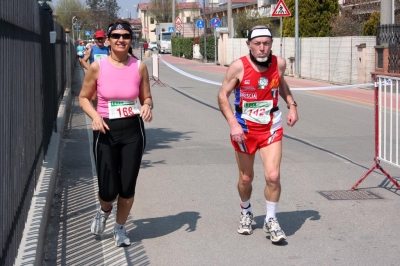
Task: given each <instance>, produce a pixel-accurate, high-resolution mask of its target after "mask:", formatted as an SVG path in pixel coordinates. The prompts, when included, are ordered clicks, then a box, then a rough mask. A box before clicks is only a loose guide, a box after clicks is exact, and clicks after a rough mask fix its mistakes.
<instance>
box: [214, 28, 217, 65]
mask: <svg viewBox="0 0 400 266" xmlns="http://www.w3.org/2000/svg"><path fill="white" fill-rule="evenodd" d="M215 32H216V30H215V28H214V61H215V64H217V35H216V34H215Z"/></svg>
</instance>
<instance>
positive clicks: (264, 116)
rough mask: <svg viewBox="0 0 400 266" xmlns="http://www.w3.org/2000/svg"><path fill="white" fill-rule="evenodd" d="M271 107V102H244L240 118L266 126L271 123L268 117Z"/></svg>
mask: <svg viewBox="0 0 400 266" xmlns="http://www.w3.org/2000/svg"><path fill="white" fill-rule="evenodd" d="M272 107H273V101H272V100H267V101H258V102H246V101H243V107H242V110H243V111H242V112H243V113H242V118H243V119H246V120H249V121H252V122H254V123H259V124H268V123H269V122H270V121H271V117H270V115H269V113H270V111H271V109H272Z"/></svg>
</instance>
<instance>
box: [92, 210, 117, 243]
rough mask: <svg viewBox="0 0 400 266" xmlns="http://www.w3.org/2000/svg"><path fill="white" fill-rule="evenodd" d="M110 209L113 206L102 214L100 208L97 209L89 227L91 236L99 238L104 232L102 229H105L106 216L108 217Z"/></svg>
mask: <svg viewBox="0 0 400 266" xmlns="http://www.w3.org/2000/svg"><path fill="white" fill-rule="evenodd" d="M112 208H113V206H112V205H111V208H110V210H109V211H108V212H104V211H103V210H102V209H101V207H100V208H99V209H98V211H97V213H96V215H95V216H94V217H93V219H92V223H91V225H90V231H91V232H92V234H93V235H97V236H99V235H101V234H102V233H103V232H104V229H105V228H106V222H107V218H108V216H110V214H111V211H112Z"/></svg>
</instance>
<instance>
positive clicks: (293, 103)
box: [287, 101, 297, 109]
mask: <svg viewBox="0 0 400 266" xmlns="http://www.w3.org/2000/svg"><path fill="white" fill-rule="evenodd" d="M291 105H294V106H296V107H297V103H296V101H293V102H290V103H288V105H287V108H288V109H290V106H291Z"/></svg>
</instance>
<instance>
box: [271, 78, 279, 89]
mask: <svg viewBox="0 0 400 266" xmlns="http://www.w3.org/2000/svg"><path fill="white" fill-rule="evenodd" d="M270 85H271V87H270V88H278V87H279V80H278V79H272V80H271V82H270Z"/></svg>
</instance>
